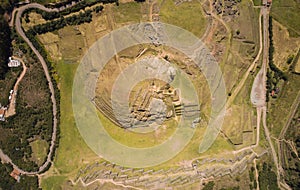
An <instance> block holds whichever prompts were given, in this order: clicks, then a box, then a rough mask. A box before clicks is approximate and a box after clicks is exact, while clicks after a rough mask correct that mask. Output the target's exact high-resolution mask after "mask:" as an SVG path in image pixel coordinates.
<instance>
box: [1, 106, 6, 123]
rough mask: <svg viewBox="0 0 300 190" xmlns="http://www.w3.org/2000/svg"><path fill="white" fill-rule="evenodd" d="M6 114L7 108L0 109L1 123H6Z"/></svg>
mask: <svg viewBox="0 0 300 190" xmlns="http://www.w3.org/2000/svg"><path fill="white" fill-rule="evenodd" d="M5 112H6V108H5V107H1V108H0V121H5V117H4V115H5Z"/></svg>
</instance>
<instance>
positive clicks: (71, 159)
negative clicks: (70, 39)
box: [42, 61, 100, 189]
mask: <svg viewBox="0 0 300 190" xmlns="http://www.w3.org/2000/svg"><path fill="white" fill-rule="evenodd" d="M76 68H77V64H65V63H64V62H62V61H61V62H58V63H57V64H56V70H57V72H58V74H59V77H60V81H59V88H60V93H61V100H60V105H61V119H60V134H61V135H60V136H61V137H60V142H59V148H58V149H57V152H56V156H55V159H54V169H53V170H55V171H56V175H58V176H55V177H49V178H48V175H47V173H46V175H45V176H43V179H42V187H43V189H57V188H56V187H59V186H60V185H61V184H62V183H63V181H64V180H65V179H67V178H68V177H70V176H73V175H75V174H76V173H77V171H78V170H79V169H80V168H81V167H82V166H83V165H85V164H87V163H89V162H90V161H95V160H99V159H100V158H99V157H98V156H97V155H96V154H95V153H93V152H92V151H91V150H90V149H89V147H88V146H87V145H86V144H85V142H84V140H83V139H82V138H81V136H80V134H79V131H78V129H77V127H76V124H75V120H74V117H73V111H72V84H73V77H74V74H75V70H76ZM52 175H53V174H51V173H49V176H52Z"/></svg>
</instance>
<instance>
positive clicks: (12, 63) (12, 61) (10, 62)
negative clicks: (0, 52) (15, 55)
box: [8, 57, 21, 67]
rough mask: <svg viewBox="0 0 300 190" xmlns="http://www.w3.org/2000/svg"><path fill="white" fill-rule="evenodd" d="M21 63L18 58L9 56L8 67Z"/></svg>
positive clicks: (17, 65)
mask: <svg viewBox="0 0 300 190" xmlns="http://www.w3.org/2000/svg"><path fill="white" fill-rule="evenodd" d="M20 65H21V63H20V61H19V60H14V59H12V58H11V57H9V62H8V67H19V66H20Z"/></svg>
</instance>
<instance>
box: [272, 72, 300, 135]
mask: <svg viewBox="0 0 300 190" xmlns="http://www.w3.org/2000/svg"><path fill="white" fill-rule="evenodd" d="M299 86H300V76H299V75H296V74H289V75H288V81H287V82H286V83H285V84H284V85H283V87H282V88H281V89H280V91H281V92H280V94H279V96H278V98H276V99H271V101H270V103H269V114H268V126H270V128H271V132H272V134H273V135H274V136H275V137H278V135H279V133H280V131H281V129H282V127H284V126H285V124H286V122H287V119H288V116H289V112H290V108H291V106H292V104H293V102H294V100H295V98H296V96H297V93H298V92H299Z"/></svg>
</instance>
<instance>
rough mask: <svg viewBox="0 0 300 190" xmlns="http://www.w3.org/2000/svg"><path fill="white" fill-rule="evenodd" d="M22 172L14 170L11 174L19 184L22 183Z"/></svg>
mask: <svg viewBox="0 0 300 190" xmlns="http://www.w3.org/2000/svg"><path fill="white" fill-rule="evenodd" d="M20 175H21V172H20V171H19V170H17V169H15V168H14V170H13V171H12V172H11V173H10V176H11V177H13V178H14V179H15V180H17V182H20Z"/></svg>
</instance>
